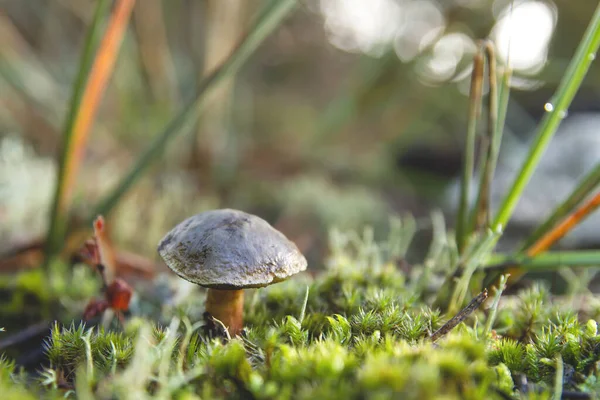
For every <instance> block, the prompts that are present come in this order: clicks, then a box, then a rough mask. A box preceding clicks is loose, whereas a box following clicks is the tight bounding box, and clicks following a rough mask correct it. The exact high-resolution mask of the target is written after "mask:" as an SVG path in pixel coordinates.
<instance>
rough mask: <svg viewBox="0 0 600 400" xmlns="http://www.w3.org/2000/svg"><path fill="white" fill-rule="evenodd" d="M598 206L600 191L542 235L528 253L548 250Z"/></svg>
mask: <svg viewBox="0 0 600 400" xmlns="http://www.w3.org/2000/svg"><path fill="white" fill-rule="evenodd" d="M598 207H600V192H598V193H596V194H595V195H594V197H592V198H591V199H590V200H588V201H586V202H585V203H584V204H583V205H582V206H581V207H579V208H578V209H577V210H575V212H574V213H573V214H571V215H570V216H569V217H567V218H566V219H565V220H563V222H561V223H560V224H558V225H557V226H556V227H555V228H554V229H552V230H551V231H550V232H548V233H546V234H545V235H544V236H542V237H541V238H540V239H539V240H538V241H537V242H535V244H533V246H531V247H530V248H529V249H528V250H527V254H528V255H530V256H535V255H536V254H539V253H541V252H543V251H545V250H548V249H549V248H550V246H552V245H553V244H554V243H556V242H557V241H558V240H560V239H561V238H562V237H564V236H565V235H566V234H567V233H569V232H570V231H571V230H572V229H573V228H574V227H575V226H577V225H578V224H579V223H580V222H581V221H582V220H584V219H585V218H586V217H588V216H589V215H590V214H591V213H592V212H594V211H595V210H596V209H597V208H598Z"/></svg>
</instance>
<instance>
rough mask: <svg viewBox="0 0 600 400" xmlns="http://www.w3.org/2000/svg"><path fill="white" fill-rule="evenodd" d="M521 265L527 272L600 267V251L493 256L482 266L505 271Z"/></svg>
mask: <svg viewBox="0 0 600 400" xmlns="http://www.w3.org/2000/svg"><path fill="white" fill-rule="evenodd" d="M514 265H519V266H521V267H522V268H523V269H525V270H527V271H535V270H550V269H557V268H561V267H564V266H565V265H568V266H570V267H598V266H600V251H599V250H577V251H551V252H546V253H541V254H538V255H537V256H534V257H530V256H527V255H525V254H516V255H510V254H493V255H491V256H490V258H489V259H488V260H487V262H486V264H485V265H483V266H482V268H483V269H487V270H503V269H506V268H507V267H511V266H514Z"/></svg>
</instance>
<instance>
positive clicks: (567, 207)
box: [519, 163, 600, 252]
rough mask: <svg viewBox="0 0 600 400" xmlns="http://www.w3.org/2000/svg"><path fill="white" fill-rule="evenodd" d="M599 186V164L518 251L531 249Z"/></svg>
mask: <svg viewBox="0 0 600 400" xmlns="http://www.w3.org/2000/svg"><path fill="white" fill-rule="evenodd" d="M599 185H600V163H598V164H597V165H596V167H595V168H594V169H593V170H592V171H591V172H590V173H589V174H588V175H587V176H585V177H584V178H583V179H582V180H581V182H580V183H579V185H577V188H575V190H574V191H573V192H572V193H571V195H570V196H569V197H568V198H567V199H566V200H565V201H564V202H562V203H561V204H560V205H559V206H558V207H556V209H555V210H554V212H553V213H552V214H551V215H550V216H549V217H548V218H547V219H546V221H544V222H543V223H542V224H541V225H540V226H539V227H538V228H537V229H536V230H535V231H534V232H533V233H532V234H531V236H529V238H528V239H527V240H526V241H525V242H524V243H523V244H522V245H521V247H520V249H519V251H520V252H522V251H525V250H527V249H528V248H529V247H531V246H532V245H533V244H534V243H535V242H537V241H538V240H539V239H540V238H541V237H542V236H543V235H544V234H546V233H547V232H548V231H550V229H552V228H553V227H554V226H555V225H556V224H557V223H558V221H560V220H561V219H562V218H564V217H565V216H567V215H568V214H569V213H571V212H573V210H574V209H575V207H577V205H579V204H580V203H581V202H582V201H583V199H585V198H586V197H587V196H589V194H590V193H591V192H592V190H594V189H595V188H597V187H598V186H599Z"/></svg>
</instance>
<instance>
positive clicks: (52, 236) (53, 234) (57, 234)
mask: <svg viewBox="0 0 600 400" xmlns="http://www.w3.org/2000/svg"><path fill="white" fill-rule="evenodd" d="M110 3H111V2H110V1H107V0H100V1H98V3H97V5H96V10H95V12H94V18H93V20H92V23H91V25H90V28H89V30H88V32H87V36H86V38H85V41H84V48H83V52H82V54H81V60H80V62H79V71H78V73H77V78H76V80H75V85H74V89H73V94H72V97H71V104H70V106H69V113H68V115H67V121H66V124H65V128H64V133H63V142H62V149H61V155H60V161H59V170H58V181H57V185H56V191H55V193H54V202H53V205H52V211H51V214H50V225H49V227H48V238H47V244H46V258H47V259H48V258H49V257H52V256H53V255H54V254H55V253H56V251H57V247H59V243H61V242H62V240H63V238H64V233H65V229H66V211H67V209H66V208H67V207H68V204H69V202H70V198H69V197H70V191H71V190H70V188H69V187H68V185H69V182H68V180H67V176H66V175H67V172H68V171H67V169H68V168H69V166H70V164H71V162H72V161H71V156H72V155H73V153H74V148H75V144H76V140H75V137H74V136H75V135H74V126H75V122H76V118H77V114H78V112H79V104H80V102H81V99H82V97H83V93H84V89H85V84H86V82H87V76H88V72H89V70H90V66H91V64H92V60H93V55H94V50H95V48H96V45H97V42H98V36H99V30H100V24H101V22H102V20H103V18H104V16H105V15H106V13H107V12H108V9H109V7H110Z"/></svg>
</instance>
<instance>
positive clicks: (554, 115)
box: [494, 5, 600, 229]
mask: <svg viewBox="0 0 600 400" xmlns="http://www.w3.org/2000/svg"><path fill="white" fill-rule="evenodd" d="M599 45H600V5H598V7H597V8H596V11H595V12H594V15H593V17H592V20H591V22H590V25H589V26H588V28H587V30H586V32H585V34H584V36H583V40H582V41H581V43H580V44H579V47H578V48H577V51H576V52H575V55H574V57H573V59H572V60H571V62H570V64H569V66H568V67H567V71H566V72H565V75H564V76H563V78H562V80H561V82H560V84H559V86H558V89H557V90H556V94H555V96H554V97H553V99H552V100H551V102H550V104H552V111H550V112H548V113H547V114H546V115H545V116H544V118H543V119H542V121H541V123H540V125H539V127H538V131H537V135H536V138H535V141H534V143H533V145H532V146H531V149H530V150H529V154H528V155H527V158H526V160H525V163H524V164H523V167H522V168H521V171H520V173H519V175H518V176H517V178H516V179H515V181H514V183H513V185H512V187H511V188H510V190H509V191H508V193H507V195H506V197H505V198H504V201H503V202H502V205H501V206H500V209H499V211H498V215H497V217H496V219H495V221H494V226H495V227H497V228H500V229H501V228H502V227H504V226H505V225H506V224H507V223H508V221H509V219H510V217H511V215H512V213H513V211H514V209H515V207H516V205H517V202H518V201H519V198H520V197H521V194H522V193H523V190H524V189H525V186H526V185H527V183H528V182H529V179H530V178H531V175H532V174H533V171H534V170H535V168H536V167H537V165H538V163H539V161H540V158H541V157H542V154H543V153H544V150H545V149H546V147H547V146H548V143H549V141H550V139H551V138H552V136H553V135H554V133H555V132H556V130H557V128H558V126H559V125H560V122H561V120H562V119H563V118H564V116H565V115H566V113H567V110H568V108H569V106H570V104H571V102H572V101H573V98H574V97H575V94H576V93H577V90H578V89H579V87H580V86H581V83H582V81H583V78H584V77H585V75H586V73H587V71H588V69H589V67H590V65H591V63H592V62H593V60H594V58H595V56H596V52H597V50H598V46H599Z"/></svg>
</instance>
